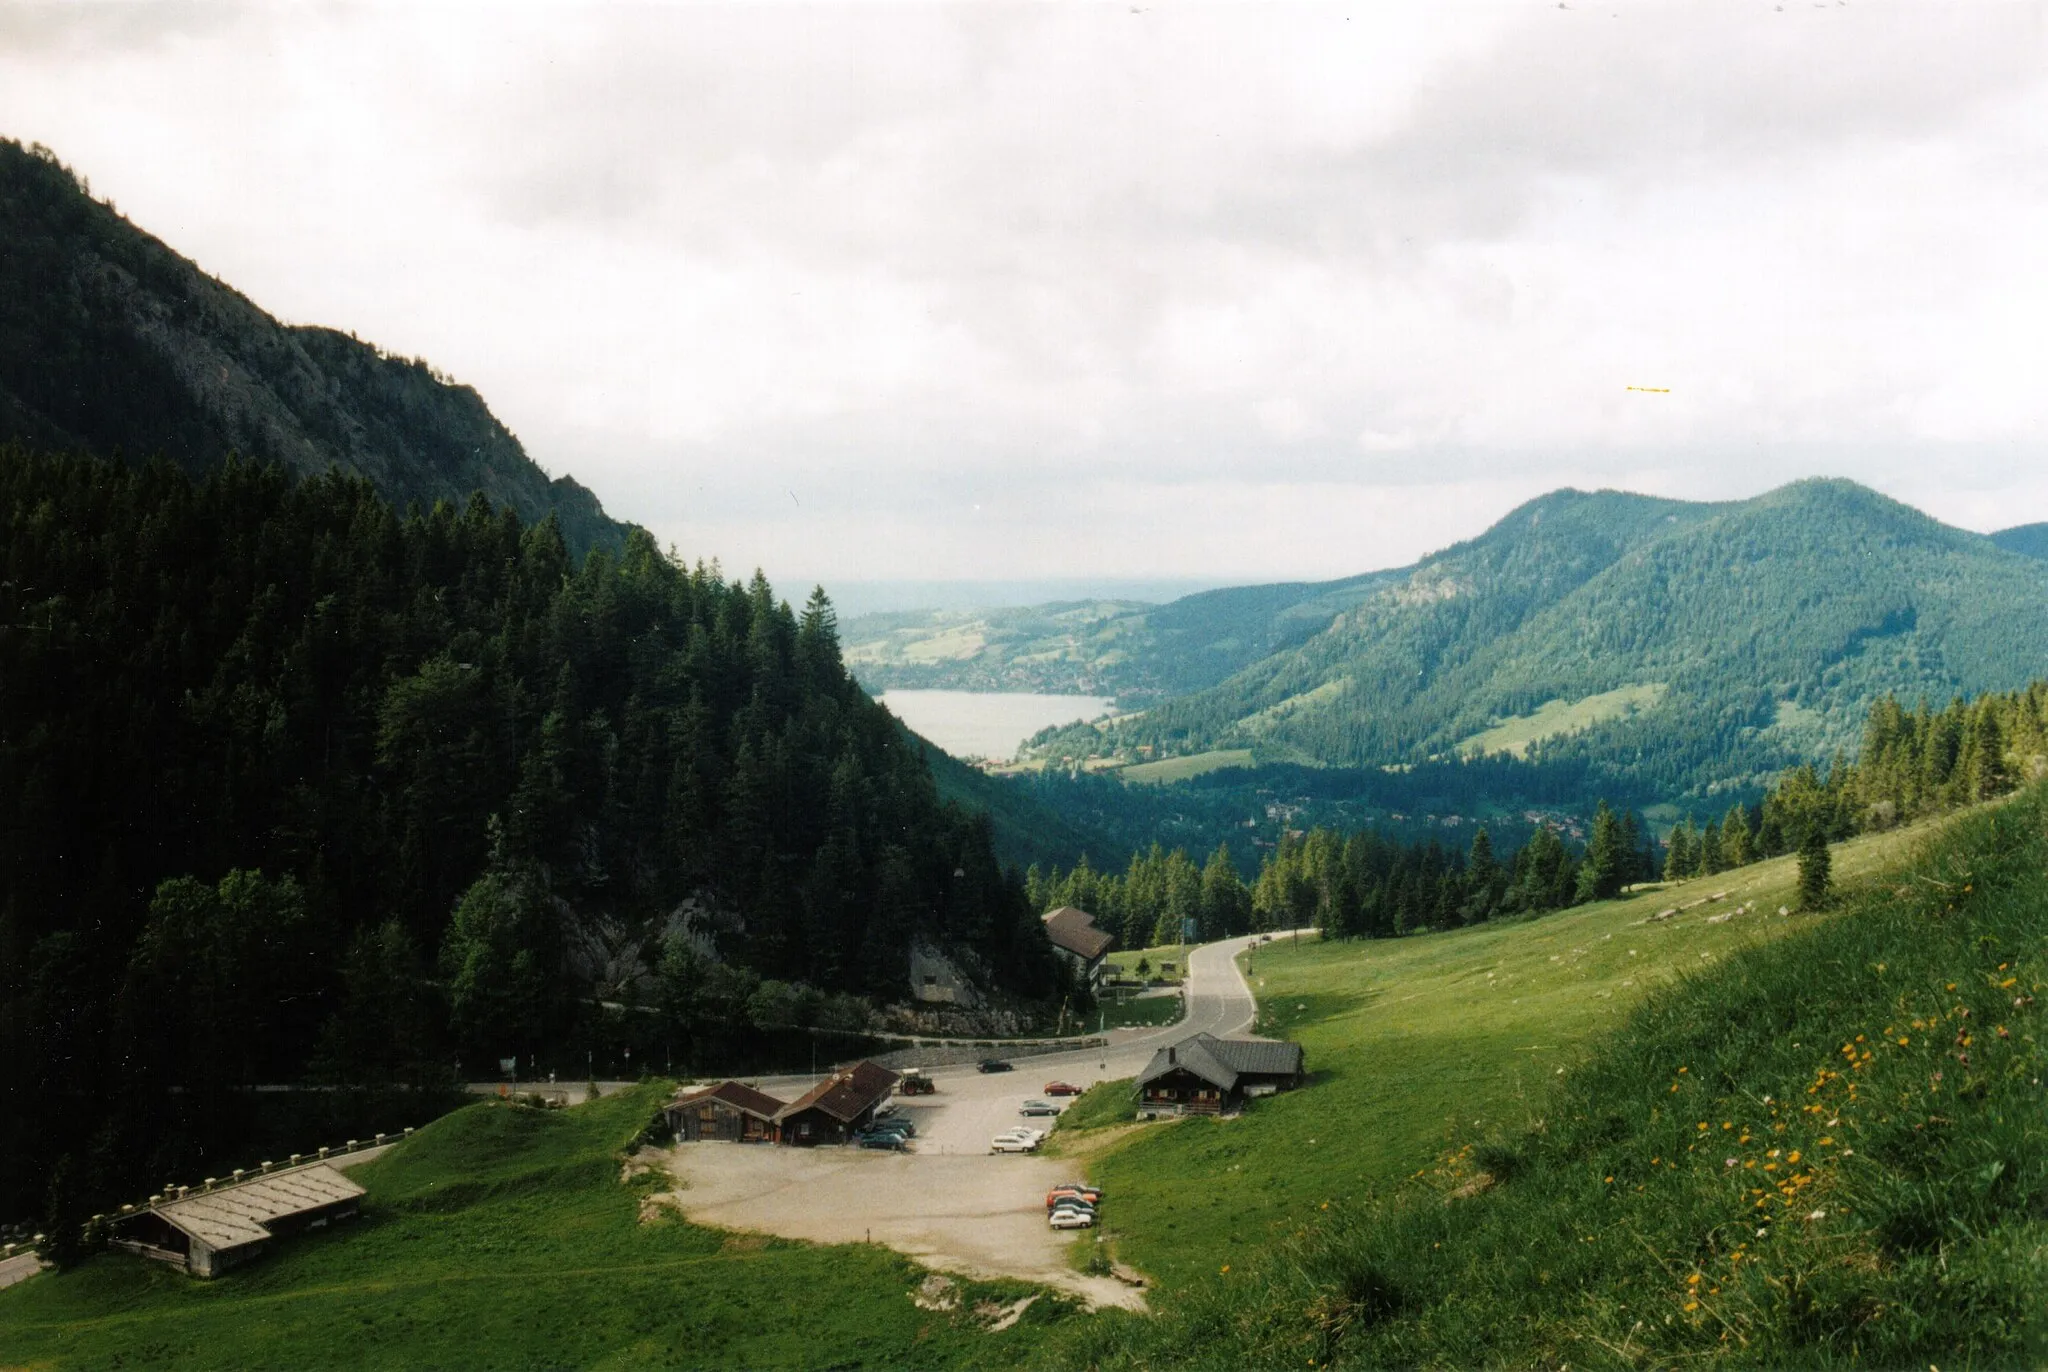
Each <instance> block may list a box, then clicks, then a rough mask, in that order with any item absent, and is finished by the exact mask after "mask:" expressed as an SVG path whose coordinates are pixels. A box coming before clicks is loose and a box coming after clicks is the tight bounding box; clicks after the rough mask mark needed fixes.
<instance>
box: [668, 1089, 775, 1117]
mask: <svg viewBox="0 0 2048 1372" xmlns="http://www.w3.org/2000/svg"><path fill="white" fill-rule="evenodd" d="M707 1100H716V1101H722V1102H723V1103H725V1104H726V1105H730V1106H731V1107H732V1108H733V1109H735V1110H737V1111H739V1112H740V1113H741V1114H743V1115H752V1116H753V1117H754V1118H756V1119H763V1120H772V1119H774V1118H775V1116H776V1115H777V1114H778V1113H779V1112H780V1111H781V1110H782V1104H783V1103H782V1102H781V1101H779V1100H777V1099H775V1097H773V1096H771V1095H769V1094H768V1093H767V1092H766V1091H756V1090H755V1089H754V1088H753V1087H751V1086H749V1085H747V1084H746V1083H745V1082H740V1081H721V1082H719V1083H718V1084H717V1085H716V1086H707V1087H704V1088H702V1089H701V1090H696V1091H690V1092H684V1093H679V1094H678V1095H677V1096H676V1098H675V1099H674V1100H672V1101H670V1102H669V1105H670V1106H672V1107H673V1106H678V1105H700V1104H702V1103H703V1102H705V1101H707Z"/></svg>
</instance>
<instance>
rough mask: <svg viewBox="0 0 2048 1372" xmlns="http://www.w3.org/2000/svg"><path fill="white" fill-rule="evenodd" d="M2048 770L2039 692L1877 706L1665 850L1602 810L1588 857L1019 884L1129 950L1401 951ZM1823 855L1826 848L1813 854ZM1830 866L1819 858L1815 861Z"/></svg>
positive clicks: (1566, 846) (1672, 835) (1552, 836)
mask: <svg viewBox="0 0 2048 1372" xmlns="http://www.w3.org/2000/svg"><path fill="white" fill-rule="evenodd" d="M2044 767H2048V682H2044V681H2037V682H2035V683H2034V684H2033V685H2031V686H2029V687H2027V688H2026V689H2025V690H2022V691H2012V692H1996V693H1991V694H1987V695H1983V696H1979V697H1978V698H1976V699H1975V700H1974V701H1970V700H1964V699H1962V698H1961V697H1957V698H1956V699H1954V700H1952V701H1950V702H1949V704H1948V705H1947V707H1945V708H1944V709H1941V710H1939V711H1937V710H1934V709H1933V708H1931V707H1930V706H1929V705H1927V704H1926V703H1925V702H1922V703H1921V704H1920V705H1919V706H1917V707H1916V708H1914V709H1912V710H1908V709H1906V708H1905V707H1904V706H1903V705H1901V704H1900V703H1899V701H1898V700H1897V699H1896V698H1894V697H1891V696H1886V697H1884V698H1883V699H1881V700H1880V701H1878V702H1877V703H1876V704H1875V705H1874V706H1872V707H1871V710H1870V713H1869V718H1868V723H1867V725H1866V728H1865V730H1864V740H1863V747H1862V750H1861V753H1860V755H1859V757H1858V759H1857V760H1856V761H1854V762H1851V761H1849V760H1848V759H1847V758H1845V757H1837V758H1836V759H1835V760H1834V761H1833V763H1832V764H1831V766H1830V767H1829V768H1828V769H1827V772H1826V775H1825V776H1824V777H1823V776H1822V774H1821V773H1820V772H1819V771H1817V770H1816V769H1815V768H1814V767H1812V766H1811V765H1805V766H1800V767H1796V768H1793V769H1792V770H1790V771H1787V772H1786V773H1784V774H1783V775H1782V776H1781V777H1780V778H1779V779H1778V781H1777V782H1776V784H1775V785H1773V786H1772V787H1771V788H1770V789H1769V790H1768V791H1767V792H1766V793H1765V794H1764V796H1763V798H1762V800H1761V802H1760V803H1758V804H1755V805H1750V804H1745V803H1743V802H1741V801H1736V802H1735V803H1733V804H1731V805H1730V806H1729V807H1728V808H1727V810H1726V811H1724V812H1723V813H1722V814H1721V815H1719V816H1718V817H1711V818H1707V819H1704V820H1699V819H1695V818H1694V817H1693V816H1691V815H1687V816H1686V817H1685V818H1684V819H1682V820H1681V821H1680V822H1679V823H1678V824H1676V825H1675V826H1673V827H1672V829H1671V830H1670V832H1669V834H1668V835H1667V837H1666V839H1665V841H1664V842H1663V843H1662V844H1659V843H1658V841H1657V839H1656V837H1655V836H1654V835H1653V834H1652V833H1651V832H1650V830H1649V827H1648V826H1647V825H1646V824H1645V823H1644V821H1643V820H1642V818H1641V817H1640V816H1639V815H1637V814H1636V813H1634V812H1633V811H1617V810H1615V809H1613V808H1611V807H1610V806H1609V805H1608V804H1607V802H1606V801H1604V800H1602V801H1600V802H1599V803H1598V805H1597V806H1596V808H1595V811H1594V814H1593V817H1592V821H1591V823H1590V825H1589V826H1588V830H1587V836H1586V841H1585V843H1583V844H1578V843H1574V842H1572V841H1570V840H1568V839H1567V838H1565V837H1563V836H1562V835H1561V834H1560V833H1559V832H1558V830H1557V829H1556V828H1554V827H1552V826H1550V825H1548V824H1538V825H1536V826H1535V827H1534V828H1533V829H1532V830H1531V832H1530V836H1529V838H1528V840H1527V841H1526V842H1525V843H1523V844H1522V845H1521V846H1520V847H1518V848H1517V849H1515V850H1514V852H1513V853H1511V854H1503V853H1499V852H1497V851H1496V850H1495V846H1494V841H1493V838H1492V835H1491V833H1490V832H1489V830H1488V828H1487V827H1485V826H1481V827H1480V828H1479V829H1478V831H1477V832H1476V833H1474V835H1473V837H1472V841H1471V845H1470V848H1469V849H1468V850H1464V851H1458V850H1453V849H1447V848H1446V847H1445V846H1444V845H1443V844H1442V843H1441V842H1439V841H1438V840H1436V839H1431V840H1429V841H1427V842H1421V843H1418V842H1414V841H1406V840H1403V839H1402V838H1400V837H1396V836H1390V835H1388V834H1386V833H1384V832H1382V831H1380V830H1379V829H1378V828H1376V827H1374V826H1367V827H1364V828H1360V829H1356V830H1353V831H1351V832H1349V833H1346V832H1345V831H1343V830H1341V829H1339V828H1336V827H1332V826H1326V825H1317V826H1315V827H1313V828H1311V829H1308V830H1307V831H1305V832H1302V831H1293V830H1290V831H1287V832H1286V833H1284V834H1283V835H1282V837H1281V839H1280V840H1279V842H1278V844H1277V845H1275V846H1274V847H1273V848H1272V849H1271V850H1270V851H1269V852H1267V853H1266V854H1265V855H1264V856H1263V857H1262V858H1261V860H1260V862H1259V868H1258V875H1257V877H1256V879H1255V880H1253V881H1252V882H1251V883H1249V884H1247V883H1246V882H1245V881H1244V879H1243V878H1242V877H1241V876H1240V874H1239V871H1238V867H1237V864H1236V862H1235V861H1234V860H1233V857H1232V853H1231V850H1230V847H1229V845H1228V843H1224V844H1220V845H1218V847H1217V848H1216V850H1215V851H1214V852H1213V853H1211V854H1210V855H1209V858H1208V860H1207V861H1206V862H1205V863H1203V864H1201V865H1200V866H1197V865H1196V863H1195V862H1194V860H1193V859H1192V858H1190V857H1189V855H1188V853H1187V850H1186V849H1185V848H1175V849H1174V850H1172V851H1171V852H1168V851H1167V850H1166V849H1165V848H1164V846H1163V845H1161V844H1159V843H1154V844H1153V845H1152V846H1151V848H1150V850H1149V851H1141V852H1133V853H1132V854H1131V859H1130V862H1129V864H1128V866H1127V867H1126V868H1125V870H1124V871H1123V872H1121V873H1117V872H1099V871H1096V870H1095V869H1094V868H1093V867H1092V866H1090V865H1089V862H1088V860H1087V858H1086V857H1085V856H1084V857H1083V858H1082V859H1081V861H1080V862H1078V863H1076V864H1075V865H1074V866H1073V867H1072V868H1069V869H1065V870H1062V869H1061V868H1058V867H1053V868H1051V869H1050V870H1048V871H1041V870H1040V869H1039V868H1038V867H1036V866H1034V867H1032V868H1031V870H1030V871H1029V872H1028V873H1026V875H1025V888H1026V890H1027V892H1028V893H1029V895H1030V897H1031V901H1032V904H1033V905H1034V906H1035V907H1037V908H1041V909H1050V908H1053V907H1055V906H1060V905H1077V906H1080V907H1081V908H1083V909H1085V910H1088V911H1090V912H1091V913H1093V914H1094V915H1095V916H1096V922H1097V924H1098V925H1099V926H1100V927H1102V928H1105V929H1109V930H1111V931H1113V932H1115V933H1116V934H1117V936H1118V939H1119V941H1120V943H1121V946H1122V947H1124V948H1127V949H1135V948H1143V947H1147V946H1153V945H1159V944H1169V943H1178V942H1180V941H1181V936H1182V931H1183V930H1184V929H1185V928H1186V927H1187V925H1186V924H1185V921H1187V920H1193V921H1194V927H1195V929H1196V930H1197V937H1198V938H1200V939H1203V940H1208V939H1217V938H1227V937H1230V936H1233V935H1238V934H1244V933H1250V932H1255V931H1260V930H1270V929H1290V928H1316V929H1320V930H1321V931H1322V932H1323V933H1324V935H1325V936H1327V937H1331V938H1395V937H1399V936H1400V935H1402V934H1407V933H1414V932H1418V931H1421V930H1427V929H1452V928H1457V927H1458V926H1460V925H1465V924H1476V923H1479V922H1481V921H1484V920H1489V919H1498V918H1504V917H1509V916H1515V915H1540V914H1544V913H1546V912H1548V911H1552V910H1561V909H1566V908H1568V907H1570V906H1573V905H1579V904H1583V903H1584V902H1586V901H1589V900H1606V899H1609V898H1611V897H1613V896H1615V895H1618V894H1620V892H1621V891H1622V890H1623V889H1624V888H1626V887H1628V886H1632V885H1634V884H1636V883H1639V882H1647V881H1655V880H1658V879H1660V878H1661V879H1662V880H1665V881H1684V880H1686V879H1688V878H1691V877H1699V876H1713V875H1715V874H1717V873H1720V872H1725V871H1728V870H1730V869H1732V868H1736V867H1742V866H1746V865H1747V864H1749V863H1752V862H1760V861H1762V860H1763V859H1765V858H1773V857H1781V856H1783V855H1785V854H1787V853H1792V852H1799V851H1801V850H1802V849H1804V848H1806V847H1807V846H1809V845H1811V844H1813V843H1816V842H1817V843H1819V844H1821V845H1825V844H1826V843H1828V842H1832V841H1835V840H1839V839H1845V838H1849V837H1852V836H1853V835H1856V834H1859V833H1867V832H1875V831H1882V830H1885V829H1889V828H1892V827H1893V826H1895V825H1898V824H1901V823H1905V822H1907V821H1909V820H1914V819H1918V818H1922V817H1924V816H1927V815H1931V814H1936V813H1939V812H1941V811H1943V810H1948V809H1952V808H1955V807H1958V806H1963V805H1973V804H1977V803H1979V802H1982V801H1985V800H1990V799H1993V798H1995V797H1998V796H2001V795H2004V794H2006V793H2008V792H2010V791H2012V790H2013V789H2014V788H2015V787H2016V786H2017V785H2018V784H2019V782H2020V780H2021V779H2022V776H2023V774H2024V773H2027V772H2039V771H2040V770H2042V769H2043V768H2044ZM1824 851H1825V849H1824V847H1823V852H1824ZM1823 860H1824V859H1823Z"/></svg>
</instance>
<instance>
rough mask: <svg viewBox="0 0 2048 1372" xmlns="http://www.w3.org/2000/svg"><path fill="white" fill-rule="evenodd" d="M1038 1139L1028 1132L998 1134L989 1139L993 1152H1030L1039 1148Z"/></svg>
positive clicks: (989, 1145) (989, 1146)
mask: <svg viewBox="0 0 2048 1372" xmlns="http://www.w3.org/2000/svg"><path fill="white" fill-rule="evenodd" d="M1037 1147H1038V1140H1037V1139H1034V1138H1032V1137H1031V1136H1030V1135H1028V1134H1023V1133H1012V1134H998V1135H996V1136H995V1137H994V1138H992V1139H990V1140H989V1141H988V1151H989V1152H991V1153H1030V1152H1033V1151H1035V1150H1036V1149H1037Z"/></svg>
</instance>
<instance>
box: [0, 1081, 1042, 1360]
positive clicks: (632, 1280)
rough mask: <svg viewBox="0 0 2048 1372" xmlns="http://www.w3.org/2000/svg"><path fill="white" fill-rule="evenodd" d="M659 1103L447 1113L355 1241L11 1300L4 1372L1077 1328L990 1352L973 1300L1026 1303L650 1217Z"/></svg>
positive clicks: (3, 1301)
mask: <svg viewBox="0 0 2048 1372" xmlns="http://www.w3.org/2000/svg"><path fill="white" fill-rule="evenodd" d="M660 1098H661V1091H660V1088H658V1087H653V1086H645V1087H641V1088H640V1089H638V1090H636V1091H632V1092H628V1093H625V1094H623V1095H620V1096H615V1097H608V1098H606V1099H604V1100H602V1101H597V1102H593V1103H591V1104H589V1105H583V1106H578V1107H576V1108H575V1109H572V1110H567V1111H546V1112H543V1111H536V1110H528V1109H522V1108H517V1107H511V1106H505V1105H500V1104H498V1103H495V1102H493V1103H489V1104H479V1105H475V1106H471V1107H469V1108H468V1109H465V1110H461V1111H458V1112H456V1113H455V1114H453V1115H450V1116H447V1117H445V1118H443V1119H442V1120H439V1121H437V1122H436V1123H434V1124H432V1125H429V1126H428V1127H426V1128H425V1129H422V1130H421V1131H420V1132H419V1133H418V1134H416V1135H415V1136H414V1137H413V1139H412V1140H410V1141H409V1142H407V1143H406V1144H405V1145H403V1146H402V1147H401V1148H399V1149H398V1150H397V1151H395V1152H393V1153H391V1154H389V1155H388V1156H386V1157H384V1158H381V1159H379V1160H378V1161H376V1162H374V1163H370V1164H368V1165H366V1166H365V1167H363V1168H362V1169H361V1170H360V1171H358V1172H357V1173H356V1174H355V1175H356V1176H357V1178H358V1179H359V1180H361V1181H362V1182H363V1183H364V1184H365V1185H366V1186H367V1187H368V1188H369V1196H368V1199H367V1201H366V1203H365V1207H364V1212H363V1217H362V1218H361V1220H359V1221H357V1222H355V1223H353V1224H349V1225H344V1226H341V1227H339V1228H337V1229H334V1230H330V1231H328V1232H326V1233H324V1234H315V1235H308V1236H305V1237H303V1238H297V1239H293V1240H292V1241H290V1242H289V1243H286V1244H283V1245H280V1246H279V1248H278V1249H277V1251H275V1252H274V1253H272V1254H270V1255H269V1256H267V1257H265V1258H263V1259H262V1260H260V1261H259V1262H257V1263H255V1264H253V1265H251V1266H250V1267H247V1268H244V1269H241V1270H238V1271H235V1272H232V1273H230V1274H229V1275H228V1276H226V1277H223V1278H220V1279H218V1280H215V1281H212V1282H195V1281H193V1280H191V1279H189V1278H187V1277H185V1276H184V1275H182V1274H180V1273H176V1272H172V1271H170V1270H168V1269H166V1268H164V1267H161V1266H158V1265H156V1264H152V1263H144V1262H142V1261H141V1260H139V1259H136V1258H133V1257H130V1256H129V1255H127V1254H125V1253H116V1254H109V1255H105V1256H102V1257H99V1258H96V1259H94V1260H92V1261H90V1262H89V1263H87V1264H86V1265H85V1266H84V1267H82V1268H81V1269H79V1270H77V1271H75V1272H69V1273H62V1274H46V1275H44V1276H41V1277H38V1278H36V1279H35V1280H33V1281H29V1282H26V1283H23V1284H22V1285H20V1286H17V1287H13V1288H10V1289H8V1290H5V1291H0V1366H7V1367H15V1366H32V1367H51V1368H104V1367H117V1366H130V1367H133V1366H163V1367H177V1368H224V1369H229V1368H232V1369H241V1368H251V1367H277V1368H284V1367H290V1368H306V1367H332V1368H383V1367H392V1368H397V1367H408V1368H411V1367H460V1368H526V1367H599V1366H602V1367H607V1368H612V1367H617V1368H630V1367H710V1366H722V1367H880V1368H895V1367H960V1366H969V1365H973V1366H989V1365H996V1366H1000V1365H1004V1364H1007V1363H1009V1362H1010V1361H1012V1360H1013V1359H1014V1358H1015V1357H1016V1356H1017V1353H1018V1351H1019V1350H1020V1349H1021V1348H1022V1347H1024V1346H1025V1345H1026V1344H1027V1343H1028V1342H1030V1341H1034V1340H1035V1339H1036V1338H1038V1337H1041V1336H1042V1322H1043V1321H1045V1320H1048V1319H1054V1318H1057V1317H1059V1316H1060V1315H1061V1314H1062V1313H1064V1311H1065V1310H1066V1309H1067V1307H1066V1306H1065V1305H1064V1304H1063V1303H1060V1302H1058V1301H1054V1300H1050V1299H1048V1300H1041V1301H1040V1302H1038V1303H1037V1304H1035V1305H1034V1306H1033V1307H1032V1308H1031V1310H1030V1311H1027V1312H1026V1315H1025V1318H1024V1321H1023V1323H1022V1324H1020V1325H1019V1326H1018V1327H1017V1328H1015V1329H1013V1330H1010V1331H1008V1332H1006V1333H1003V1334H988V1333H985V1332H983V1331H982V1329H981V1327H980V1324H979V1322H978V1321H977V1319H976V1317H975V1316H974V1314H973V1312H972V1308H971V1307H972V1305H973V1303H974V1300H975V1298H976V1297H1003V1298H1008V1299H1014V1298H1015V1296H1017V1295H1021V1294H1024V1293H1025V1291H1026V1290H1027V1289H1028V1288H1025V1287H1023V1286H1022V1285H1020V1284H1017V1283H1009V1284H997V1285H993V1286H989V1287H986V1288H978V1287H977V1288H972V1289H970V1290H969V1292H968V1293H967V1295H968V1300H967V1301H966V1302H965V1305H964V1307H963V1311H962V1312H957V1313H944V1312H933V1311H927V1310H922V1309H920V1308H918V1307H917V1306H916V1305H914V1304H913V1303H912V1302H911V1300H910V1295H911V1293H912V1292H913V1291H914V1289H915V1288H916V1287H917V1285H918V1283H919V1282H920V1281H922V1280H923V1278H924V1276H925V1273H924V1271H923V1269H921V1268H918V1267H917V1266H916V1265H914V1264H913V1263H911V1262H910V1261H909V1260H908V1259H906V1258H903V1257H901V1256H899V1255H897V1254H895V1253H892V1252H891V1251H889V1250H888V1249H886V1248H880V1247H875V1246H869V1245H860V1244H856V1245H851V1246H844V1247H814V1246H812V1245H809V1244H802V1243H793V1242H787V1241H784V1240H779V1239H768V1238H755V1237H749V1236H734V1235H729V1234H725V1233H721V1232H718V1231H715V1230H710V1229H702V1228H698V1227H696V1226H694V1225H690V1224H686V1223H683V1222H681V1221H679V1220H677V1219H675V1218H673V1217H672V1216H671V1215H670V1214H668V1213H667V1212H665V1211H655V1212H652V1213H643V1205H642V1198H643V1197H646V1196H649V1195H651V1194H652V1193H653V1192H654V1190H655V1189H657V1188H658V1187H659V1186H665V1185H667V1183H666V1181H664V1180H658V1179H657V1178H655V1177H654V1176H652V1175H650V1176H649V1177H647V1178H646V1180H645V1182H644V1184H641V1185H637V1186H635V1185H630V1184H627V1183H623V1182H622V1181H621V1163H620V1160H619V1153H620V1150H621V1149H622V1148H623V1147H624V1146H625V1145H626V1144H627V1143H628V1141H629V1140H630V1139H631V1138H632V1137H633V1136H634V1135H635V1134H636V1133H637V1132H638V1130H639V1129H640V1127H641V1126H642V1125H643V1124H645V1123H646V1121H647V1119H648V1118H649V1116H650V1115H651V1114H652V1112H653V1110H654V1108H655V1106H656V1104H657V1103H658V1101H659V1099H660ZM793 1292H801V1293H802V1299H801V1302H800V1305H799V1304H793V1303H792V1295H791V1293H793Z"/></svg>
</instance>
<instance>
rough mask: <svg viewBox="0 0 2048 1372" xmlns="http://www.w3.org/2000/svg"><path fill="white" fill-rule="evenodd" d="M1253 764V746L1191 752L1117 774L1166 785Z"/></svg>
mask: <svg viewBox="0 0 2048 1372" xmlns="http://www.w3.org/2000/svg"><path fill="white" fill-rule="evenodd" d="M1251 765H1252V750H1251V749H1249V748H1224V749H1220V750H1218V751H1216V752H1211V753H1190V754H1189V755H1188V756H1186V757H1167V758H1161V759H1160V760H1159V761H1157V762H1140V763H1137V764H1135V765H1133V766H1130V767H1126V768H1124V769H1123V770H1122V771H1120V772H1118V773H1117V775H1118V776H1120V777H1122V778H1123V779H1124V780H1125V781H1131V782H1137V783H1139V784H1140V785H1151V786H1164V785H1167V784H1169V783H1171V782H1175V781H1186V780H1187V779H1188V778H1190V777H1198V776H1202V775H1204V774H1206V773H1209V772H1220V771H1222V770H1223V769H1224V768H1226V767H1249V766H1251Z"/></svg>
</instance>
